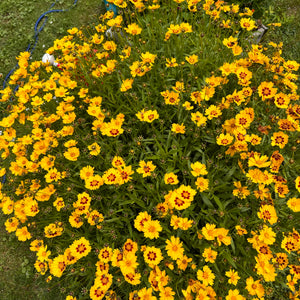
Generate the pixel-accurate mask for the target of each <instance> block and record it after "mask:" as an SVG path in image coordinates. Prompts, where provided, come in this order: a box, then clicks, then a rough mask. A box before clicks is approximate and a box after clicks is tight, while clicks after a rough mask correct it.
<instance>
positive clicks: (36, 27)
mask: <svg viewBox="0 0 300 300" xmlns="http://www.w3.org/2000/svg"><path fill="white" fill-rule="evenodd" d="M77 1H78V0H74V3H73V5H72V6H75V5H76V4H77ZM55 4H56V1H55V2H54V3H52V4H51V6H50V10H48V11H46V12H45V13H43V14H42V15H41V16H40V17H39V18H38V20H37V21H36V23H35V25H34V44H33V47H31V43H30V44H29V45H28V47H27V49H26V50H25V51H29V52H30V54H32V52H33V50H34V49H35V47H36V44H37V41H38V38H39V33H40V32H41V31H42V30H43V29H44V27H45V25H46V22H47V20H48V14H50V13H55V12H65V11H68V10H70V8H68V9H52V7H53V6H54V5H55ZM43 19H44V22H43V24H42V25H41V26H39V25H40V23H41V21H42V20H43ZM18 66H19V65H18V64H16V66H15V67H14V68H13V69H12V70H10V71H9V73H8V74H7V75H6V77H5V79H4V81H3V89H5V87H6V83H7V81H8V79H9V77H10V75H11V74H12V73H13V72H14V71H15V70H16V69H17V68H18ZM17 89H18V86H17V87H16V89H15V90H17Z"/></svg>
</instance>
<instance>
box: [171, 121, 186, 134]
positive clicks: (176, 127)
mask: <svg viewBox="0 0 300 300" xmlns="http://www.w3.org/2000/svg"><path fill="white" fill-rule="evenodd" d="M171 131H172V132H174V133H181V134H184V133H185V126H184V125H183V123H181V124H177V123H173V124H172V128H171Z"/></svg>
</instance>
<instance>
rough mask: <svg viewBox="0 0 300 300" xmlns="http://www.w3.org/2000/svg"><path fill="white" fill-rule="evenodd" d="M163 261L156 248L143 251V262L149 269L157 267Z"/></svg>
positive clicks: (159, 251)
mask: <svg viewBox="0 0 300 300" xmlns="http://www.w3.org/2000/svg"><path fill="white" fill-rule="evenodd" d="M162 259H163V256H162V253H161V250H160V249H159V248H156V247H149V246H147V247H146V250H145V251H144V260H145V262H146V263H147V264H148V265H149V267H150V268H153V267H154V266H157V265H158V264H159V263H160V262H161V260H162Z"/></svg>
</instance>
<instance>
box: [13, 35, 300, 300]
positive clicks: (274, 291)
mask: <svg viewBox="0 0 300 300" xmlns="http://www.w3.org/2000/svg"><path fill="white" fill-rule="evenodd" d="M100 32H101V31H100ZM274 32H277V31H276V30H274ZM119 38H120V39H122V37H119ZM165 38H168V36H167V37H165ZM133 39H134V37H133ZM211 39H212V36H208V37H207V39H206V40H205V41H204V46H205V45H207V44H206V43H208V41H209V40H211ZM139 42H141V41H139ZM94 43H95V44H97V41H96V40H94ZM99 44H101V42H99ZM243 46H244V45H243ZM141 47H142V46H141ZM207 47H208V45H207ZM209 47H210V49H212V45H209ZM213 47H216V48H215V51H214V52H215V53H217V52H219V47H220V45H219V44H217V43H215V44H213ZM245 47H247V46H246V45H245ZM169 50H170V51H171V49H169ZM55 51H58V49H55ZM107 51H108V50H107ZM109 51H111V50H109ZM141 52H142V53H143V51H141ZM206 52H207V51H206ZM183 53H184V51H183ZM196 53H197V54H198V52H196ZM229 53H230V52H229ZM229 53H228V56H227V58H228V60H230V59H233V58H234V57H231V58H230V55H229ZM177 54H178V55H180V52H178V53H176V55H177ZM199 54H202V53H201V52H199ZM111 55H113V54H111ZM121 55H122V54H121ZM123 55H125V56H126V55H127V54H126V52H125V54H124V53H123ZM181 55H182V54H181ZM136 57H138V55H137V56H136ZM179 57H180V56H179ZM97 58H98V57H97ZM182 58H183V57H182ZM203 58H204V57H202V60H203ZM79 59H82V58H79ZM93 59H95V58H92V59H91V61H93ZM106 59H107V58H106ZM194 59H196V58H194ZM218 59H219V57H217V58H211V59H207V61H209V63H208V64H210V63H212V64H215V65H220V62H221V61H220V60H218ZM287 59H288V58H287ZM61 61H62V63H65V61H64V60H63V59H62V60H61ZM182 61H184V62H185V60H184V59H182ZM207 61H206V62H205V63H204V64H203V63H202V64H198V65H197V67H199V68H201V69H202V70H203V75H202V76H204V75H205V73H206V76H207V74H209V69H210V66H208V65H207ZM110 63H113V62H110ZM185 63H186V62H185ZM85 64H86V65H85ZM189 64H191V65H192V63H190V62H189ZM82 65H83V66H85V67H83V70H81V71H79V74H80V72H85V70H86V69H87V70H88V69H90V67H91V68H95V67H93V66H92V65H89V63H88V62H86V61H85V60H82ZM199 65H200V66H199ZM107 67H112V68H114V66H113V65H112V66H107ZM148 67H149V66H148ZM151 67H152V66H151ZM94 71H95V72H100V70H98V71H97V70H94ZM104 72H107V69H106V71H104ZM149 72H150V71H149ZM84 74H85V73H84ZM95 74H96V75H97V73H95ZM89 76H90V75H88V76H86V74H85V78H86V79H87V80H91V81H90V82H89V84H91V83H93V80H97V79H95V78H94V79H91V78H90V77H89ZM175 76H179V75H178V74H177V75H175ZM189 76H190V75H189ZM94 77H96V78H97V76H94ZM133 77H134V76H133ZM108 78H109V76H108ZM177 78H180V76H179V77H177ZM150 79H153V78H150ZM109 82H114V83H115V82H117V81H116V80H112V79H111V80H110V81H109ZM82 83H84V81H83V82H81V84H82ZM99 83H101V84H102V82H101V81H100V82H98V84H99ZM125 83H127V84H128V85H126V84H125ZM157 84H158V83H157V82H155V84H154V85H157ZM188 84H189V83H188ZM122 86H123V85H122ZM146 87H147V86H143V88H146ZM106 88H107V87H106ZM178 88H179V87H177V86H176V85H175V87H174V89H175V91H176V89H178ZM93 89H94V88H93ZM123 89H125V90H126V89H129V90H130V82H124V86H123ZM114 90H115V91H117V90H118V87H115V88H114ZM100 92H101V93H100ZM108 92H109V90H108ZM122 92H124V91H122ZM176 92H177V93H178V91H176ZM93 93H95V94H101V95H102V94H106V93H105V92H104V91H101V89H100V90H96V91H94V92H93ZM121 94H122V93H121ZM138 94H139V93H138ZM157 96H158V97H159V95H157ZM120 97H122V96H120ZM130 97H131V95H130ZM133 97H134V94H133ZM150 103H152V102H149V105H150ZM166 104H169V105H170V103H166ZM105 105H107V107H106V108H105V110H107V109H108V108H109V109H108V111H112V112H113V111H114V109H113V106H114V104H113V103H109V102H106V103H105ZM127 109H128V108H125V107H124V106H122V108H120V111H123V110H124V111H126V110H127ZM126 112H127V113H126V114H125V115H126V116H127V115H130V112H128V111H126ZM115 114H116V113H115ZM165 119H166V118H162V120H165ZM212 120H213V118H212ZM117 121H120V122H121V120H117ZM121 123H122V122H121ZM67 124H68V123H67ZM178 125H180V124H178ZM216 125H218V124H217V123H216ZM219 125H220V124H219ZM118 129H120V128H118ZM129 129H130V128H127V130H129ZM145 130H146V129H145ZM174 130H175V131H176V129H174ZM177 130H178V133H180V132H179V131H180V130H183V128H182V127H181V129H180V126H179V127H178V129H177ZM129 132H130V131H128V133H129ZM143 133H147V131H145V132H143ZM201 133H202V134H203V132H201ZM102 134H103V133H102ZM156 134H158V133H156ZM158 135H159V134H158ZM174 136H175V135H174ZM174 136H172V138H174ZM206 138H208V140H207V141H206V142H205V143H206V145H205V146H206V147H207V146H209V145H210V146H209V147H210V148H209V149H208V150H203V149H202V152H203V151H204V152H205V153H206V154H205V155H201V157H202V159H203V157H204V159H207V157H206V155H207V153H210V152H211V150H212V151H214V147H213V148H211V146H212V144H213V143H212V141H211V139H210V138H209V137H206ZM163 140H165V139H164V137H162V144H163ZM134 142H136V143H137V144H139V143H140V144H142V142H143V139H141V137H140V136H137V140H135V141H134ZM145 142H146V144H148V143H149V144H148V145H147V147H148V148H147V147H146V148H147V151H150V152H151V151H152V152H151V155H152V156H151V155H150V156H147V158H148V159H149V158H151V159H158V158H157V157H155V153H154V152H155V151H153V148H152V147H154V145H151V140H150V139H149V141H145ZM186 142H187V141H186ZM99 143H100V142H99ZM94 146H95V147H96V145H94ZM101 146H102V144H101ZM202 146H203V145H202ZM102 147H103V146H102ZM114 147H118V144H117V143H116V145H115V146H114ZM156 147H158V146H156ZM173 147H178V145H176V144H175V145H173ZM295 147H296V148H297V145H295ZM115 149H116V150H117V152H118V153H123V154H124V153H126V151H125V152H122V149H121V148H120V150H118V148H115ZM132 150H134V151H135V152H136V153H139V151H140V149H138V148H137V149H132ZM173 150H175V148H174V149H173ZM101 151H103V149H102V150H101ZM159 151H161V156H164V155H165V154H164V152H165V151H164V150H163V149H162V150H161V149H159V150H158V149H157V148H156V152H159ZM106 152H107V153H108V154H107V155H106V159H107V160H110V159H111V158H112V153H113V152H114V150H111V149H106V150H104V152H103V153H104V154H105V153H106ZM173 152H174V153H173ZM173 152H172V156H173V160H174V155H177V153H176V152H177V151H173ZM170 154H171V153H170ZM283 154H284V155H285V156H286V157H287V158H288V157H289V158H290V159H292V158H293V159H294V160H296V158H297V156H296V154H295V153H294V154H293V155H292V156H291V153H289V152H288V151H287V152H284V153H283ZM91 155H92V156H91V157H90V159H91V158H92V157H93V155H95V154H91ZM143 155H145V154H140V155H138V157H141V158H142V156H143ZM125 156H126V155H125ZM198 156H199V155H198ZM183 157H184V156H183ZM287 158H286V159H287ZM220 159H221V157H220ZM132 160H134V159H133V158H130V159H129V158H128V159H127V161H126V162H130V161H132ZM296 161H297V160H296ZM201 162H202V163H203V162H204V161H203V160H202V161H201ZM225 162H226V163H230V160H226V161H225ZM218 164H220V165H219V168H220V169H223V168H224V166H222V163H218ZM106 166H107V168H108V165H106ZM214 166H217V165H214ZM98 167H99V166H98ZM182 167H183V166H182ZM99 168H100V167H99ZM290 168H291V166H288V164H286V165H285V172H286V171H287V170H288V173H289V171H290ZM293 168H296V170H297V165H293ZM159 169H160V170H164V168H163V167H162V166H161V165H160V168H159ZM180 169H181V170H182V168H180ZM225 171H230V170H226V169H224V170H223V172H225ZM178 172H179V173H180V172H182V171H178ZM225 173H226V172H225ZM233 173H234V172H233ZM213 174H214V173H213V172H212V173H211V175H210V176H212V177H213V176H214V175H213ZM161 175H162V174H160V175H158V176H161ZM182 175H183V173H182V174H181V176H182ZM184 175H187V174H184ZM231 175H232V174H231ZM294 175H295V174H294ZM171 177H172V176H171ZM220 177H221V176H220ZM174 178H175V176H173V179H174ZM191 178H192V177H190V181H191ZM135 180H137V179H136V178H135ZM85 184H86V183H85ZM128 188H130V187H128ZM290 188H291V185H290ZM88 189H89V188H88ZM152 189H153V186H152V187H151V188H150V191H148V192H149V194H151V190H152ZM91 190H92V189H91ZM78 191H79V190H78ZM92 193H93V192H92ZM272 195H273V194H272ZM274 195H275V201H279V200H280V199H279V198H280V197H279V198H278V197H277V196H276V194H274ZM274 195H273V196H274ZM209 196H210V197H211V196H212V195H211V194H210V195H209ZM240 196H241V195H240ZM210 197H208V198H206V197H205V193H204V194H203V195H202V200H203V201H204V204H205V205H206V206H207V209H208V211H209V214H212V219H210V221H211V220H218V221H219V220H220V219H219V217H220V216H221V215H220V214H222V212H223V210H224V209H223V208H222V202H221V204H219V203H218V200H216V199H215V198H214V200H215V201H216V204H211V203H210V202H211V201H212V199H211V198H210ZM94 200H95V199H94ZM123 200H124V199H123ZM136 200H137V203H138V199H136ZM125 202H126V201H124V203H125ZM70 203H71V202H70ZM276 203H277V202H276ZM278 203H281V202H278ZM278 203H277V204H278ZM131 204H132V203H131ZM94 205H96V204H94ZM140 205H142V204H140ZM151 205H153V203H152V204H151ZM211 205H213V207H214V208H213V209H212V207H211ZM219 205H221V206H219ZM262 206H263V205H262ZM246 207H247V205H246V206H245V207H244V208H243V209H246ZM276 207H278V206H276ZM102 208H103V211H105V208H104V207H102ZM210 208H211V209H212V210H211V211H210ZM216 208H217V212H214V211H215V210H216ZM122 209H123V208H122ZM135 209H136V208H135ZM246 210H247V209H246ZM136 211H137V210H134V212H136ZM229 211H230V210H229ZM252 211H253V212H255V209H254V208H252ZM232 212H233V211H232ZM280 213H281V210H280ZM109 214H111V212H107V214H105V216H106V218H107V216H108V215H109ZM124 214H127V212H124ZM129 214H130V212H129ZM214 214H215V216H214ZM122 217H123V216H120V215H118V218H122ZM126 218H127V217H126ZM126 218H125V219H124V221H125V220H126ZM192 218H193V219H194V217H192ZM283 218H284V217H283ZM108 219H109V218H108ZM218 221H217V222H218ZM227 221H228V220H227ZM162 222H163V221H162ZM217 222H216V223H217ZM225 224H226V222H225V221H224V226H225ZM261 224H262V223H261ZM203 225H204V224H203ZM227 225H229V223H227ZM66 226H67V225H66ZM290 226H291V227H290V230H291V228H292V226H293V222H292V221H291V223H290ZM229 227H230V228H231V229H232V224H231V225H230V226H229ZM270 227H272V226H270ZM200 228H201V227H200ZM108 229H109V226H108V227H107V230H108ZM164 229H165V227H164ZM181 230H182V229H181ZM178 232H180V231H178ZM231 232H232V231H231ZM81 233H82V231H81ZM104 233H105V231H104ZM107 234H108V235H109V236H110V239H111V238H113V236H114V234H112V233H111V232H110V233H107ZM131 234H132V233H130V236H131ZM84 236H85V237H87V236H88V233H85V234H84ZM133 236H135V238H136V239H135V240H140V239H141V237H140V236H139V235H136V234H133ZM78 237H79V236H78ZM131 237H132V236H131ZM182 239H183V240H184V241H185V244H187V245H188V244H190V243H188V241H187V240H186V239H185V238H184V237H182ZM15 241H16V240H15ZM148 241H149V240H148ZM98 242H99V241H98ZM124 242H125V240H124ZM150 242H151V241H150ZM99 243H100V244H101V242H99ZM116 244H117V243H116ZM65 245H66V243H65ZM119 245H120V243H119ZM98 246H99V245H98ZM98 246H96V245H95V244H94V247H95V249H98V250H99V248H97V247H98ZM277 246H278V245H277ZM277 246H276V247H277ZM214 247H215V248H213V249H215V250H217V251H218V252H219V251H220V249H222V248H218V247H217V246H216V245H214ZM62 249H63V248H62ZM62 249H61V251H62ZM223 249H225V248H223ZM274 249H275V247H274ZM277 249H278V248H277ZM202 250H203V249H202ZM273 251H275V250H273ZM220 252H221V253H222V250H221V251H220ZM58 253H59V251H58ZM191 255H193V254H191ZM220 255H221V256H222V255H226V254H224V253H222V254H220ZM223 258H224V256H223ZM225 259H227V260H229V261H230V256H228V257H226V258H225ZM177 264H178V263H177ZM231 264H234V260H233V261H231ZM25 265H26V263H25ZM25 269H26V268H25ZM51 272H52V273H53V272H54V271H53V270H52V271H51ZM122 273H123V272H122ZM168 274H169V273H168ZM216 274H218V273H216ZM75 276H77V277H76V278H81V277H80V274H79V275H78V274H77V275H76V274H75ZM81 276H83V275H81ZM219 276H220V275H219ZM218 278H220V277H218ZM95 284H96V283H95ZM240 286H241V285H240ZM232 287H233V286H232ZM100 290H101V289H100ZM118 290H119V288H117V291H118ZM70 291H71V290H70V289H69V290H68V291H67V292H70ZM268 292H269V296H268V297H269V298H270V299H272V297H273V298H274V297H277V296H278V295H282V293H283V292H285V289H284V287H283V286H280V285H275V287H272V286H271V284H270V286H269V290H268ZM178 293H180V291H178ZM121 294H122V293H121ZM79 297H80V299H81V298H82V299H84V297H85V294H84V293H83V294H82V295H81V296H79ZM123 297H124V296H123ZM278 297H279V296H278ZM276 299H277V298H276Z"/></svg>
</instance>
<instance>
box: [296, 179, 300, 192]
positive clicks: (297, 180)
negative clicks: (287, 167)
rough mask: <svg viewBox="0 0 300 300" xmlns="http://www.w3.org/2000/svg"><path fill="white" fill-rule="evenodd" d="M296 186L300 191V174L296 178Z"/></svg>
mask: <svg viewBox="0 0 300 300" xmlns="http://www.w3.org/2000/svg"><path fill="white" fill-rule="evenodd" d="M295 187H296V189H297V191H298V192H300V176H298V177H297V178H296V180H295Z"/></svg>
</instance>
